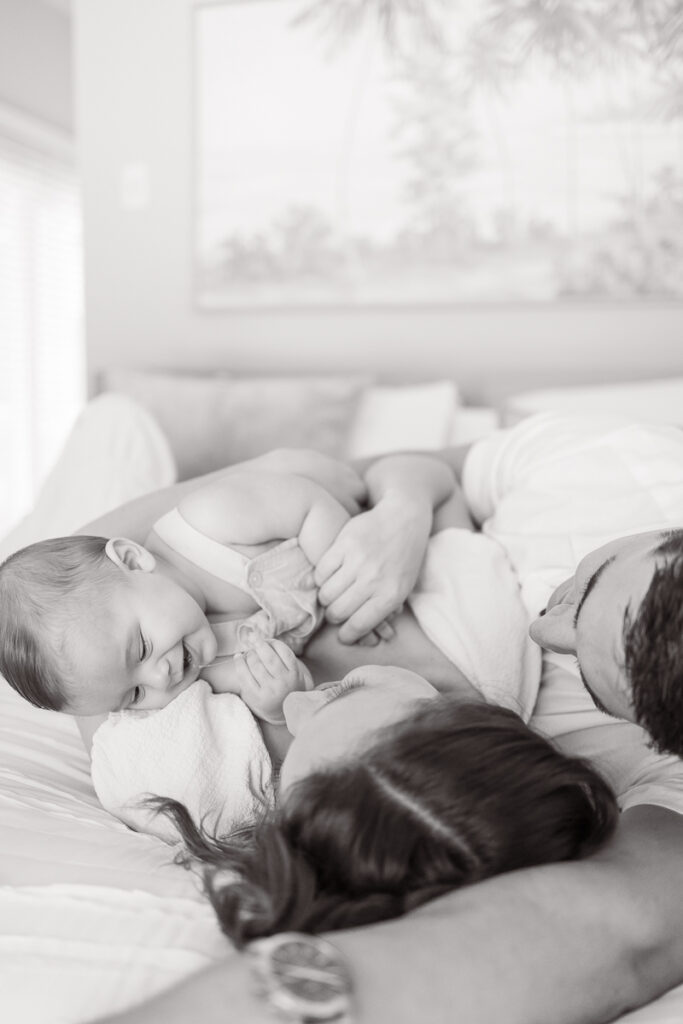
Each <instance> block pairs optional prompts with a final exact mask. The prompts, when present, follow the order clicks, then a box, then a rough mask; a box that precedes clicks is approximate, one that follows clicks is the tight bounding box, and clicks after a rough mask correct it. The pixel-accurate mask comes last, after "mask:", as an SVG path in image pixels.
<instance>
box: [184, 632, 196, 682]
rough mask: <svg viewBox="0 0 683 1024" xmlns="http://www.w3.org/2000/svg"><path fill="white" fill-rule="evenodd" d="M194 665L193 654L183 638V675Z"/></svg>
mask: <svg viewBox="0 0 683 1024" xmlns="http://www.w3.org/2000/svg"><path fill="white" fill-rule="evenodd" d="M193 665H194V655H193V654H192V651H191V650H190V648H189V647H188V646H187V644H186V643H185V641H184V640H183V675H184V674H185V673H186V672H188V671H189V670H190V669H191V668H192V667H193Z"/></svg>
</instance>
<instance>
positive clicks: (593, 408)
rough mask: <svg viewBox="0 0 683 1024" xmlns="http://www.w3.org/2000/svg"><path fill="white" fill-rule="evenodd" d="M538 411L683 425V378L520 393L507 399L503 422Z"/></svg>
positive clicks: (509, 421)
mask: <svg viewBox="0 0 683 1024" xmlns="http://www.w3.org/2000/svg"><path fill="white" fill-rule="evenodd" d="M536 412H569V413H584V412H585V413H594V412H598V413H602V412H614V413H622V414H624V415H625V416H629V417H631V418H632V419H634V420H642V421H643V422H650V423H671V424H673V425H674V426H683V377H673V378H671V379H669V380H643V381H632V382H622V383H615V384H603V385H599V386H597V387H568V388H544V389H542V390H541V389H534V390H532V391H524V392H520V393H519V394H516V395H510V396H509V397H508V398H506V399H505V402H504V405H503V413H502V420H503V425H504V426H514V425H515V423H519V421H520V420H522V419H524V417H525V416H531V415H532V413H536Z"/></svg>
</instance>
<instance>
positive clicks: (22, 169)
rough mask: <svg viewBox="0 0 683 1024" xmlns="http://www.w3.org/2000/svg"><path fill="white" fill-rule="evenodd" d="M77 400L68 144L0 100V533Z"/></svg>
mask: <svg viewBox="0 0 683 1024" xmlns="http://www.w3.org/2000/svg"><path fill="white" fill-rule="evenodd" d="M84 399H85V354H84V344H83V288H82V260H81V218H80V210H79V196H78V184H77V177H76V171H75V165H74V155H73V151H72V147H71V146H70V145H69V143H68V141H67V140H65V139H62V138H61V136H59V134H58V133H56V132H54V131H53V130H51V129H49V128H47V127H45V126H43V125H42V124H38V123H35V122H34V121H33V120H32V119H30V118H27V117H25V116H24V115H23V114H21V115H19V114H17V113H15V112H14V111H12V110H10V109H8V108H2V107H0V483H1V486H0V535H2V534H4V533H6V532H7V530H8V529H9V528H10V527H11V526H12V525H13V523H14V522H15V521H16V520H17V519H19V518H20V517H21V516H22V515H23V514H25V513H26V512H27V511H28V510H29V509H30V507H31V504H32V501H33V499H34V497H35V494H36V491H37V488H38V487H39V485H40V483H41V482H42V480H43V478H44V477H45V475H46V473H47V472H48V470H49V469H50V467H51V465H52V464H53V463H54V461H55V459H56V457H57V455H58V453H59V451H60V449H61V446H62V445H63V443H64V440H65V438H66V435H67V434H68V432H69V430H70V428H71V426H72V424H73V422H74V419H75V418H76V416H77V414H78V412H79V410H80V408H81V407H82V405H83V402H84Z"/></svg>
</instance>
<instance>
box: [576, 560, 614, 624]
mask: <svg viewBox="0 0 683 1024" xmlns="http://www.w3.org/2000/svg"><path fill="white" fill-rule="evenodd" d="M616 557H617V556H616V555H612V557H611V558H606V559H605V561H604V562H603V563H602V565H599V566H598V568H597V569H596V570H595V572H594V573H593V575H592V576H591V578H590V579H589V581H588V583H587V584H586V588H585V590H584V592H583V594H582V595H581V600H580V601H579V603H578V606H577V608H576V612H575V613H574V629H576V625H577V623H578V621H579V615H580V614H581V609H582V608H583V606H584V604H585V602H586V598H587V597H588V595H589V594H590V592H591V590H592V589H593V587H594V586H595V584H596V583H597V582H598V580H599V579H600V575H601V573H603V572H604V571H605V569H606V568H607V566H608V565H611V563H612V562H613V561H614V559H615V558H616Z"/></svg>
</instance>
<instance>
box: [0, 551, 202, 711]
mask: <svg viewBox="0 0 683 1024" xmlns="http://www.w3.org/2000/svg"><path fill="white" fill-rule="evenodd" d="M215 652H216V642H215V637H214V634H213V631H212V629H211V627H210V625H209V623H208V621H207V619H206V616H205V615H204V612H203V610H202V608H201V607H200V606H199V604H198V603H197V601H196V600H195V599H194V597H193V596H192V595H191V594H189V593H188V592H187V591H186V589H185V588H184V587H182V586H181V585H180V584H179V583H178V582H177V581H176V580H174V579H173V578H171V577H170V576H168V575H166V574H165V573H163V572H159V571H157V563H156V560H155V558H154V556H153V555H152V554H151V552H149V551H147V549H146V548H143V547H141V546H140V545H139V544H136V543H135V542H133V541H129V540H127V539H125V538H114V539H111V540H106V539H105V538H101V537H64V538H57V539H54V540H49V541H44V542H41V543H39V544H34V545H31V546H30V547H28V548H24V549H23V550H22V551H18V552H16V554H14V555H12V556H11V557H10V558H8V559H7V561H6V562H5V563H3V565H2V566H0V673H2V675H4V676H5V678H6V679H7V681H8V682H9V683H10V684H11V686H13V687H14V689H15V690H17V692H18V693H20V694H21V696H22V697H24V698H25V699H26V700H28V701H30V702H31V703H32V704H35V705H36V706H38V707H42V708H48V709H50V710H54V711H66V712H68V713H71V714H76V715H95V714H105V713H107V712H109V711H116V710H119V709H123V708H128V707H137V708H154V707H162V706H163V705H164V704H167V703H168V702H169V701H170V700H172V699H173V698H174V697H175V696H177V694H178V693H179V692H180V691H181V690H182V689H185V688H186V687H187V686H189V685H190V683H191V682H194V680H195V679H196V678H197V676H198V674H199V670H200V667H201V666H202V665H204V664H207V663H208V662H209V661H211V660H212V659H213V657H215Z"/></svg>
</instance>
